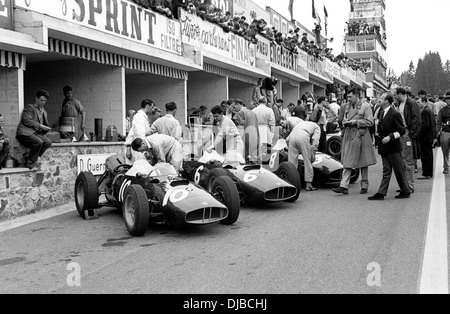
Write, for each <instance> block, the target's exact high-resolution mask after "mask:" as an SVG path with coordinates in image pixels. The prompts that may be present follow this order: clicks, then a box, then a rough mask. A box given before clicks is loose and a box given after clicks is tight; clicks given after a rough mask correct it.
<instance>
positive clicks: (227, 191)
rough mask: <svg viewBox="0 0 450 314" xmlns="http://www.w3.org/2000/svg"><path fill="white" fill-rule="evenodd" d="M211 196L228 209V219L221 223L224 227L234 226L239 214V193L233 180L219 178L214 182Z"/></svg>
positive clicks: (223, 177)
mask: <svg viewBox="0 0 450 314" xmlns="http://www.w3.org/2000/svg"><path fill="white" fill-rule="evenodd" d="M211 194H212V195H213V196H214V197H215V198H217V199H218V200H219V201H220V202H221V203H223V204H224V205H225V206H226V207H227V208H228V217H227V218H225V219H224V220H222V221H221V223H222V224H224V225H232V224H234V223H235V222H236V221H237V220H238V218H239V215H240V212H241V203H240V199H239V192H238V190H237V187H236V184H235V183H234V181H233V179H231V178H230V177H226V176H220V177H218V178H216V179H215V180H214V183H213V185H212V190H211Z"/></svg>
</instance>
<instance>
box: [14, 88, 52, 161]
mask: <svg viewBox="0 0 450 314" xmlns="http://www.w3.org/2000/svg"><path fill="white" fill-rule="evenodd" d="M49 98H50V94H49V93H48V92H47V91H45V90H40V91H38V92H37V93H36V102H35V103H34V104H32V105H27V106H26V107H25V109H24V110H23V113H22V120H21V121H20V124H19V126H18V127H17V135H16V138H17V140H18V141H19V142H20V144H22V145H23V146H25V147H28V148H30V153H29V154H28V157H27V158H26V159H27V160H26V162H25V166H26V167H27V168H28V169H33V168H34V167H35V166H36V162H37V160H38V158H39V157H42V156H43V155H44V153H45V151H46V150H47V149H48V148H50V146H52V141H51V140H50V139H49V138H48V137H47V136H46V134H47V133H48V132H50V131H51V129H52V128H51V127H49V123H48V118H47V111H45V109H44V106H45V104H46V103H47V100H48V99H49Z"/></svg>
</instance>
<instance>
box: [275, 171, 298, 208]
mask: <svg viewBox="0 0 450 314" xmlns="http://www.w3.org/2000/svg"><path fill="white" fill-rule="evenodd" d="M276 174H277V176H279V177H280V178H281V179H283V180H285V181H287V182H289V183H290V184H292V185H293V186H295V187H296V188H297V194H295V196H294V197H292V198H290V199H289V200H287V201H286V202H290V203H293V202H295V201H297V200H298V198H299V197H300V193H301V192H302V180H301V177H300V172H299V171H298V169H297V168H296V167H295V166H294V164H293V163H291V162H283V163H282V164H280V166H279V167H278V170H277V172H276Z"/></svg>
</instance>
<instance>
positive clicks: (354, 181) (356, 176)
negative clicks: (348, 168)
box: [350, 169, 361, 184]
mask: <svg viewBox="0 0 450 314" xmlns="http://www.w3.org/2000/svg"><path fill="white" fill-rule="evenodd" d="M360 173H361V170H360V169H356V174H355V175H354V176H353V177H351V179H350V184H355V183H356V181H358V179H359V175H360Z"/></svg>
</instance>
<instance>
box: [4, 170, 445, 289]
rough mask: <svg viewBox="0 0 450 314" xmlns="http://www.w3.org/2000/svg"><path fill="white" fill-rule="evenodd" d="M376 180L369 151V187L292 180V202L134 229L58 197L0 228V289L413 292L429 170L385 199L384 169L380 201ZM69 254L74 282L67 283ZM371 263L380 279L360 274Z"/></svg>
mask: <svg viewBox="0 0 450 314" xmlns="http://www.w3.org/2000/svg"><path fill="white" fill-rule="evenodd" d="M419 165H420V162H419ZM438 167H439V168H440V167H441V165H438ZM419 174H420V173H419ZM419 174H418V175H417V176H419ZM380 180H381V162H380V161H379V163H378V165H377V166H375V167H371V168H370V183H371V187H370V189H369V195H360V194H359V190H360V188H359V181H358V182H357V184H355V185H352V187H351V189H350V195H348V196H341V195H336V194H334V193H333V192H332V191H331V190H330V189H328V188H324V189H320V190H319V191H317V192H302V194H301V196H300V199H299V200H298V202H296V203H294V204H288V203H278V204H273V205H270V206H265V207H261V208H257V207H244V208H242V211H241V216H240V219H239V221H238V222H237V223H236V224H235V225H233V226H222V225H219V224H216V225H211V226H205V227H196V228H187V229H183V230H180V229H174V228H170V227H165V226H151V227H150V228H149V229H148V231H147V233H146V235H145V236H144V237H143V238H132V237H130V236H129V234H128V232H127V230H126V228H125V225H124V223H123V219H122V217H121V215H120V214H118V213H117V211H115V210H113V209H106V208H104V209H101V210H100V211H99V213H100V215H101V217H100V219H98V220H93V221H83V220H82V219H81V218H80V217H79V216H78V214H77V213H76V209H75V205H68V206H66V207H65V208H63V210H64V209H71V208H72V209H73V211H71V212H69V213H66V214H62V215H58V216H55V217H52V218H48V219H45V220H41V221H37V222H34V223H31V224H27V225H24V226H21V227H18V228H14V229H11V230H8V231H4V232H0V293H13V294H15V293H57V294H66V293H74V294H78V293H80V294H83V293H150V294H159V293H164V294H171V293H176V294H178V293H183V294H184V293H186V294H204V293H207V294H228V293H231V294H241V293H242V294H279V293H281V294H298V293H339V294H340V293H367V294H381V293H418V292H419V284H420V282H419V280H420V275H421V266H422V259H423V252H424V243H425V235H426V229H427V221H428V213H429V207H430V200H431V189H432V181H418V182H416V193H415V194H414V195H413V197H412V198H411V199H409V200H394V196H395V195H396V193H395V190H396V189H397V188H398V186H397V183H396V181H395V179H394V178H393V179H392V181H391V188H390V194H389V195H388V197H387V199H386V200H385V201H384V202H369V201H367V197H368V196H370V195H372V194H374V193H375V192H376V191H377V189H378V185H379V183H380ZM448 190H449V189H448V188H446V193H448ZM448 201H449V200H448V199H447V202H448ZM447 208H448V207H447ZM71 262H76V263H78V264H79V265H80V267H81V281H80V283H81V287H69V286H68V284H67V281H66V280H67V277H68V276H69V275H71V273H72V270H73V269H69V270H68V269H67V267H68V265H69V263H71ZM373 263H377V264H378V265H379V266H380V267H381V282H380V283H381V286H380V287H369V286H368V284H367V278H368V277H370V275H371V274H372V272H373V269H372V268H370V269H369V270H368V265H370V264H373ZM371 278H372V277H371Z"/></svg>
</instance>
